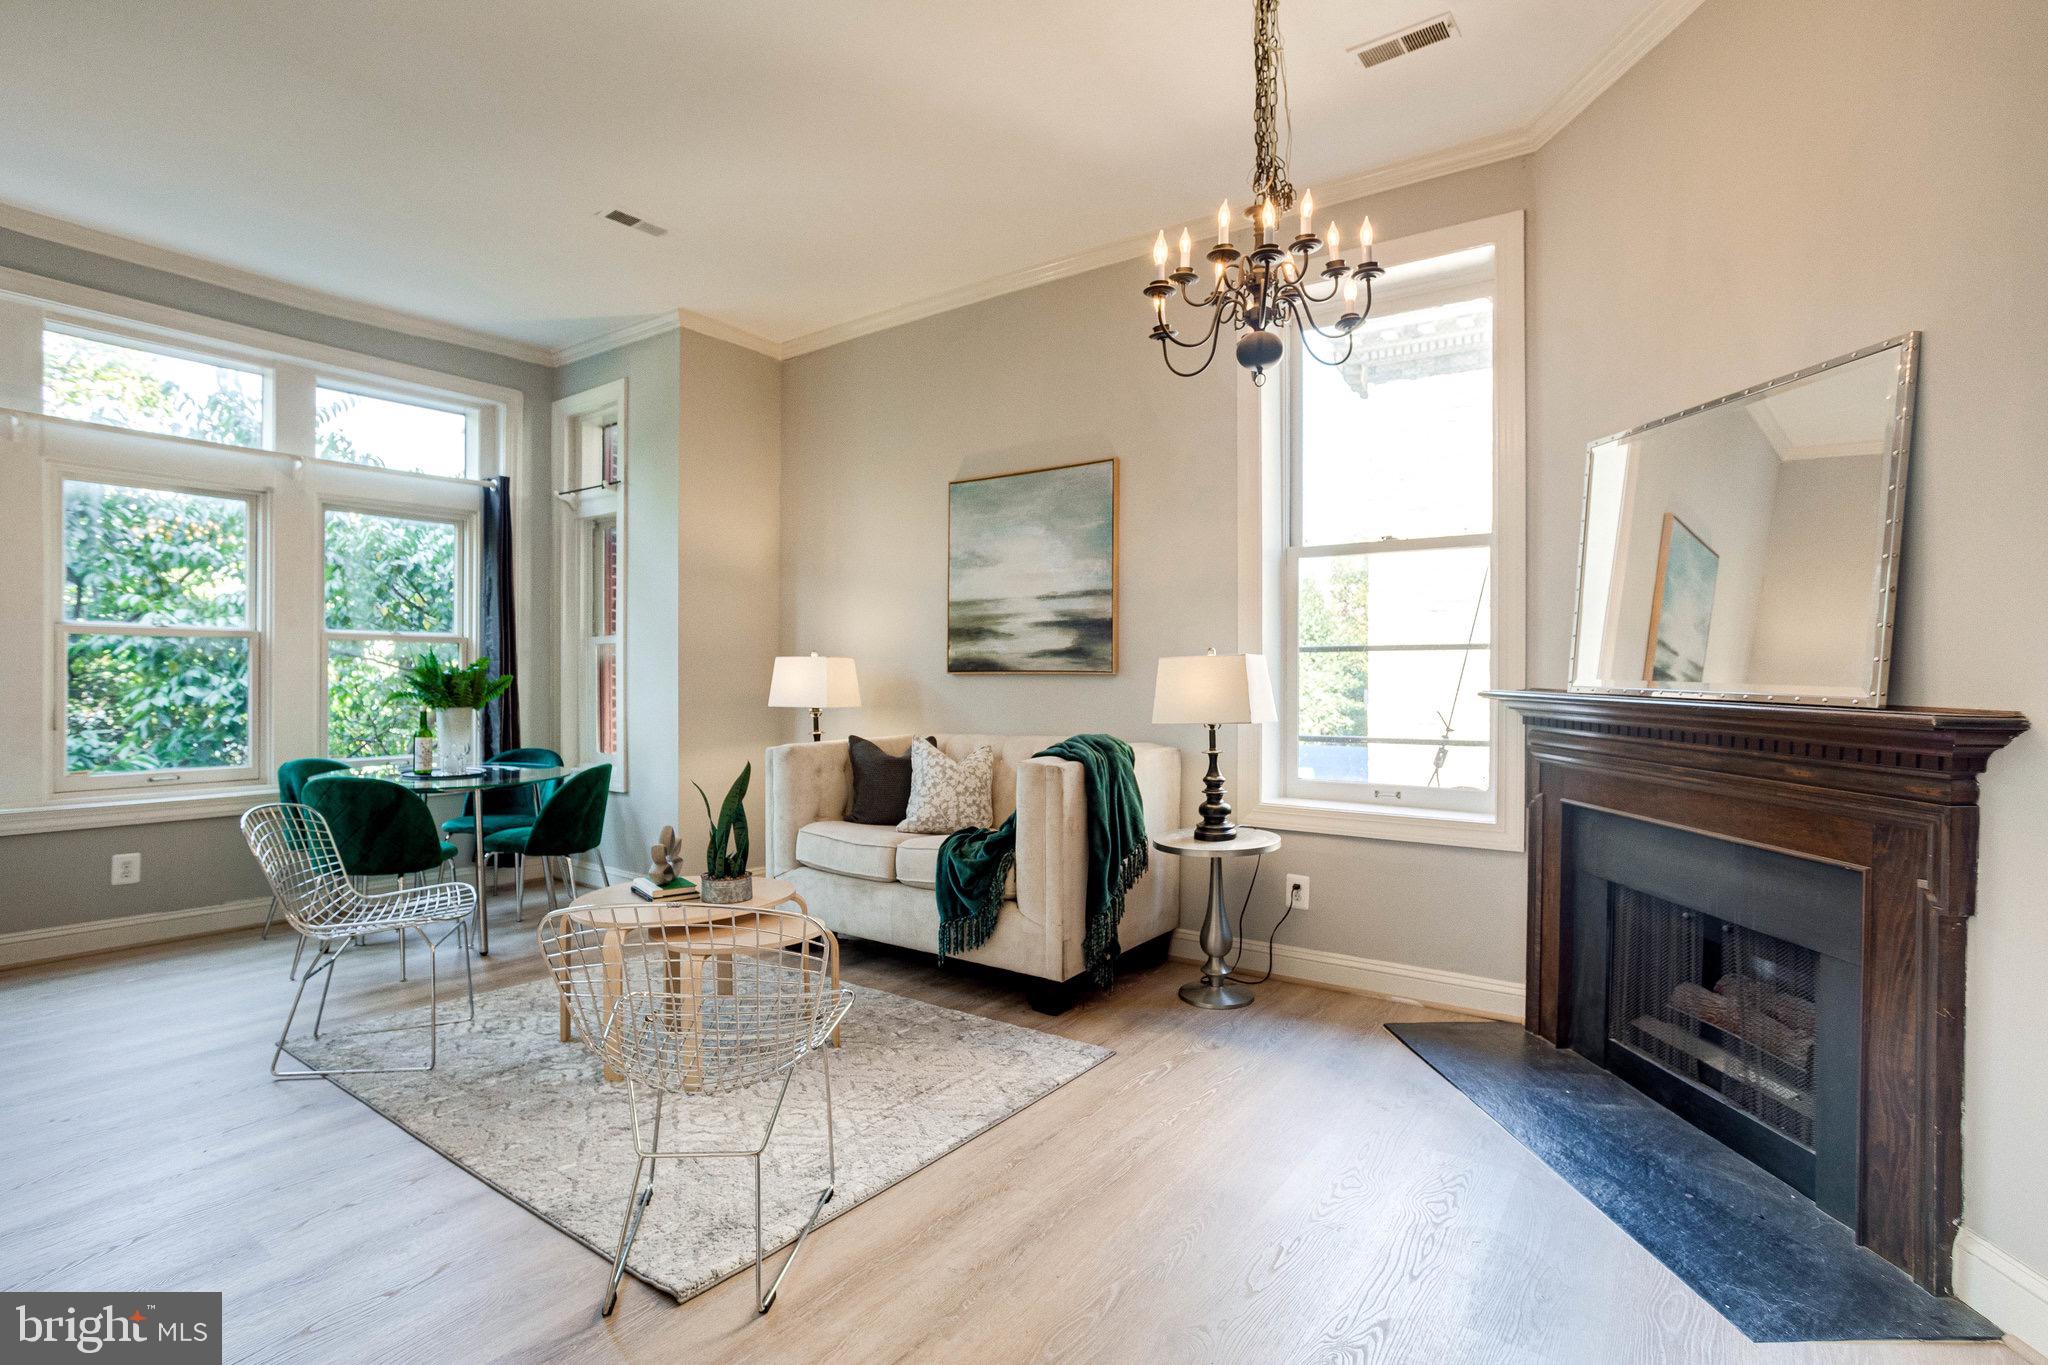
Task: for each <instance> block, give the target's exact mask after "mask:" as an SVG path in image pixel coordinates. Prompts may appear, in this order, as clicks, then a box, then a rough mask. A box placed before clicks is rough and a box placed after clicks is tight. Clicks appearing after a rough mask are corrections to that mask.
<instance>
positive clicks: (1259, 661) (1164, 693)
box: [1152, 654, 1280, 725]
mask: <svg viewBox="0 0 2048 1365" xmlns="http://www.w3.org/2000/svg"><path fill="white" fill-rule="evenodd" d="M1278 719H1280V713H1279V712H1278V711H1277V710H1275V709H1274V707H1273V684H1272V681H1271V679H1269V678H1268V677H1267V676H1266V658H1265V656H1264V655H1263V654H1183V655H1176V656H1174V657H1172V658H1166V659H1161V660H1160V661H1159V682H1158V685H1157V687H1156V688H1155V689H1154V691H1153V693H1152V723H1153V724H1155V725H1264V724H1265V723H1267V722H1268V721H1275V720H1278Z"/></svg>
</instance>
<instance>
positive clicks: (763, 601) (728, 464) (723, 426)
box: [676, 331, 788, 867]
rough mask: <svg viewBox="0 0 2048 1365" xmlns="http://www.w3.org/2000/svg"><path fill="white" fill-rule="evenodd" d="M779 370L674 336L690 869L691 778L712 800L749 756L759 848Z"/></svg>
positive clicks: (772, 732) (771, 736)
mask: <svg viewBox="0 0 2048 1365" xmlns="http://www.w3.org/2000/svg"><path fill="white" fill-rule="evenodd" d="M781 369H782V367H781V366H780V365H778V364H777V363H776V362H775V361H773V360H770V359H768V358H767V357H765V356H761V355H757V354H755V353H754V352H752V351H747V350H742V349H741V348H739V347H737V346H734V345H731V344H730V343H728V342H723V341H714V340H713V339H711V338H710V337H707V336H703V335H700V334H699V333H696V332H688V331H686V332H684V333H683V334H682V461H683V463H682V512H681V529H680V531H679V533H678V537H677V538H678V541H679V543H680V545H681V550H682V562H681V575H682V577H681V580H680V589H679V593H678V595H677V598H676V608H677V611H676V629H677V630H678V631H680V633H681V639H682V648H681V653H682V672H681V675H680V679H681V688H680V698H679V706H680V712H681V717H682V729H681V737H682V749H681V755H680V762H681V768H682V782H681V792H680V799H681V803H682V808H681V810H680V812H679V814H680V815H681V816H682V822H681V823H680V824H679V825H678V826H677V828H678V829H679V830H681V831H682V833H683V836H684V842H683V848H684V850H685V852H686V853H687V854H688V857H689V864H690V866H692V867H700V866H702V862H701V859H702V856H703V848H704V843H705V839H706V836H707V835H708V834H709V833H710V826H709V823H708V822H707V821H706V819H705V815H704V806H703V803H702V802H701V801H700V800H699V799H698V797H697V793H696V791H695V789H694V788H692V787H691V786H690V783H692V782H698V783H702V784H703V787H704V790H705V791H706V792H707V793H708V794H709V795H710V798H711V804H712V807H713V808H714V809H716V808H717V806H718V803H719V802H720V801H722V800H723V799H724V797H725V792H726V789H727V788H728V787H730V786H731V785H732V781H733V779H734V778H736V777H738V776H739V773H740V767H741V765H742V764H746V763H751V764H753V765H754V771H753V779H752V783H751V785H750V786H749V788H748V793H747V819H748V824H749V827H750V830H751V833H752V835H753V844H754V847H755V848H756V849H759V848H760V847H762V843H761V840H762V835H763V831H764V829H765V828H766V826H765V824H764V821H763V818H762V814H761V812H762V809H763V807H762V801H761V794H762V790H763V788H764V786H765V784H766V774H765V773H763V772H762V753H763V751H764V750H766V749H767V748H768V746H769V745H771V744H780V743H781V742H782V741H783V740H784V739H786V738H788V736H787V735H786V733H785V732H784V730H783V720H784V717H783V716H782V715H781V714H779V713H777V712H774V711H770V710H769V709H768V706H767V702H768V677H769V674H770V672H771V671H772V670H773V668H774V663H775V653H776V643H777V640H778V639H779V637H780V635H781V625H782V616H781V604H780V598H779V593H778V577H779V559H780V554H781V544H782V534H781V533H782V526H781V504H780V497H781V488H782V478H781V470H780V453H781V444H782V413H781V404H782V374H781ZM756 861H758V854H757V855H756Z"/></svg>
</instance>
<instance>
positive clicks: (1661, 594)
mask: <svg viewBox="0 0 2048 1365" xmlns="http://www.w3.org/2000/svg"><path fill="white" fill-rule="evenodd" d="M1720 574H1721V556H1719V555H1717V554H1715V553H1714V551H1713V550H1712V549H1711V548H1710V547H1709V546H1708V545H1707V542H1705V541H1704V540H1701V539H1700V538H1699V537H1698V536H1696V535H1694V534H1693V531H1692V528H1691V527H1690V526H1687V525H1686V524H1685V523H1684V522H1682V521H1680V520H1679V519H1678V518H1677V517H1675V516H1673V515H1672V514H1671V513H1669V512H1666V513H1665V514H1664V538H1663V540H1662V541H1661V542H1660V543H1659V544H1658V546H1657V582H1656V586H1655V587H1654V588H1653V589H1652V592H1651V597H1650V646H1649V649H1648V650H1647V651H1646V652H1645V656H1644V659H1643V677H1644V679H1645V680H1646V681H1648V682H1653V683H1676V684H1679V685H1681V686H1682V685H1684V684H1686V683H1698V682H1704V681H1705V680H1706V676H1707V637H1708V635H1709V634H1711V633H1712V631H1713V628H1714V581H1715V579H1717V578H1719V577H1720Z"/></svg>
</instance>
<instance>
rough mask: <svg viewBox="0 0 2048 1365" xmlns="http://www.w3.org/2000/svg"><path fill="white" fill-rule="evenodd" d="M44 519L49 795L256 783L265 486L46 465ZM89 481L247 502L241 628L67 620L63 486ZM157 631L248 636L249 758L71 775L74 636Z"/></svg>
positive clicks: (262, 754)
mask: <svg viewBox="0 0 2048 1365" xmlns="http://www.w3.org/2000/svg"><path fill="white" fill-rule="evenodd" d="M44 472H45V479H44V483H45V488H46V489H47V493H46V497H45V505H44V516H43V525H44V528H45V532H46V534H47V536H48V541H47V549H46V553H47V554H48V555H49V561H48V562H49V563H50V564H51V566H52V572H51V573H50V575H49V582H48V585H47V602H48V614H49V619H50V623H51V627H52V638H51V644H50V650H51V656H52V658H53V660H54V663H55V666H56V671H55V676H54V677H53V678H52V679H51V680H50V684H49V688H50V693H51V695H52V698H53V706H52V712H51V723H50V745H51V749H50V753H49V754H48V760H49V764H50V775H51V780H50V786H51V790H52V791H53V792H54V793H58V794H63V793H78V792H101V793H119V792H123V791H137V790H142V791H151V792H161V791H164V790H167V789H170V788H176V789H177V790H180V791H183V790H187V789H192V788H206V787H222V786H231V785H234V784H237V783H248V782H251V781H254V780H255V779H256V777H257V775H258V774H259V773H261V772H262V771H263V770H264V768H265V766H266V760H267V758H268V753H267V748H268V746H267V744H266V743H265V735H266V728H267V727H266V725H265V720H266V717H265V715H264V711H265V709H266V706H265V704H266V699H267V691H268V689H267V688H266V686H265V681H266V677H267V672H266V668H267V659H266V650H265V648H264V645H265V641H266V637H267V636H268V635H269V631H268V630H267V629H266V623H267V620H268V613H267V608H268V598H269V593H268V591H267V580H268V578H269V575H268V574H267V573H265V572H264V566H265V565H266V564H267V563H268V560H269V555H268V540H269V528H268V517H267V516H266V511H267V506H266V504H267V499H266V498H265V496H264V494H263V492H262V490H260V489H256V488H251V487H248V486H246V485H241V484H236V483H231V482H217V481H211V480H206V479H203V478H182V479H176V480H172V479H165V478H161V477H152V476H150V475H149V474H146V473H136V472H128V471H115V470H108V469H101V468H95V467H92V466H88V465H73V464H51V465H47V466H45V471H44ZM71 483H91V484H98V485H100V486H102V487H113V488H136V489H143V490H146V491H149V492H153V493H185V494H190V495H193V496H197V497H207V498H223V499H229V500H232V501H236V502H240V503H242V504H243V505H244V506H245V507H247V508H248V516H249V540H248V549H247V556H246V559H245V562H244V572H245V573H246V574H247V580H246V583H247V594H246V608H247V609H246V612H245V614H244V616H243V618H242V624H241V625H239V626H199V625H172V626H154V625H141V624H137V623H133V622H120V621H70V620H66V619H65V616H64V486H65V485H66V484H71ZM78 635H110V636H155V637H160V638H177V639H220V640H245V641H247V642H248V647H249V712H248V716H247V718H246V721H245V724H246V726H247V733H248V746H249V761H248V762H247V763H240V764H236V765H234V766H233V767H224V768H158V769H154V770H151V771H147V772H120V773H74V772H72V771H71V769H70V764H69V761H68V759H69V752H68V751H69V747H70V746H69V740H70V733H71V726H70V711H71V707H70V688H69V681H70V667H69V653H70V652H69V650H68V648H67V645H68V644H69V642H70V640H71V638H72V637H73V636H78Z"/></svg>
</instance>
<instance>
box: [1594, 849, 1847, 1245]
mask: <svg viewBox="0 0 2048 1365" xmlns="http://www.w3.org/2000/svg"><path fill="white" fill-rule="evenodd" d="M1567 824H1568V830H1567V836H1566V837H1567V842H1568V845H1569V852H1568V856H1569V857H1570V859H1571V862H1572V866H1573V868H1574V878H1573V886H1572V894H1571V906H1570V913H1571V916H1572V920H1573V939H1574V942H1575V944H1576V945H1577V952H1576V953H1575V954H1574V958H1573V969H1572V980H1571V993H1572V994H1571V1013H1572V1021H1573V1027H1572V1043H1571V1046H1572V1047H1573V1048H1574V1049H1575V1050H1576V1051H1578V1052H1580V1053H1582V1054H1583V1055H1585V1056H1586V1057H1588V1058H1590V1059H1591V1060H1593V1061H1595V1062H1598V1063H1599V1064H1600V1065H1601V1066H1604V1067H1606V1068H1607V1069H1608V1070H1609V1071H1612V1072H1614V1073H1615V1074H1616V1075H1618V1076H1620V1077H1621V1078H1622V1079H1623V1080H1626V1081H1628V1082H1629V1083H1630V1084H1632V1085H1634V1086H1635V1087H1636V1088H1637V1089H1639V1090H1641V1091H1643V1092H1644V1093H1646V1094H1648V1095H1649V1096H1650V1097H1651V1098H1653V1099H1655V1100H1657V1101H1658V1102H1659V1103H1661V1104H1663V1105H1664V1106H1665V1107H1666V1108H1668V1109H1671V1110H1672V1111H1674V1112H1675V1113H1677V1114H1678V1115H1680V1116H1681V1117H1683V1118H1685V1119H1687V1120H1689V1121H1690V1122H1691V1123H1693V1124H1694V1125H1695V1126H1697V1127H1699V1128H1702V1129H1704V1130H1706V1131H1707V1132H1708V1133H1709V1134H1711V1135H1713V1136H1714V1137H1716V1138H1719V1139H1720V1140H1721V1141H1722V1142H1725V1143H1727V1144H1728V1145H1729V1146H1730V1147H1733V1148H1735V1149H1736V1150H1737V1151H1739V1152H1741V1153H1742V1154H1743V1155H1745V1156H1747V1157H1748V1158H1749V1159H1750V1160H1752V1161H1754V1162H1756V1163H1757V1164H1758V1165H1759V1166H1762V1167H1763V1168H1764V1169H1765V1170H1767V1171H1770V1172H1771V1173H1772V1174H1773V1175H1776V1176H1777V1177H1778V1178H1779V1179H1781V1180H1783V1181H1784V1182H1785V1183H1786V1184H1788V1185H1790V1186H1792V1187H1793V1188H1794V1189H1796V1190H1798V1191H1799V1192H1800V1193H1801V1194H1804V1195H1806V1196H1807V1197H1808V1198H1810V1199H1812V1200H1814V1201H1815V1202H1816V1203H1818V1204H1819V1205H1820V1206H1821V1207H1822V1208H1823V1209H1826V1210H1827V1211H1828V1212H1829V1213H1831V1214H1833V1215H1834V1216H1835V1217H1836V1218H1839V1219H1841V1220H1842V1221H1843V1222H1844V1223H1848V1224H1850V1225H1851V1226H1854V1224H1855V1222H1856V1156H1857V1141H1856V1138H1857V1118H1856V1099H1857V1075H1858V1069H1859V1062H1860V1056H1861V1050H1862V1043H1861V1027H1860V1018H1861V1014H1862V957H1863V950H1862V943H1861V936H1860V928H1861V921H1862V913H1863V886H1862V877H1861V876H1860V875H1858V874H1857V873H1855V872H1853V871H1850V870H1848V869H1845V868H1840V867H1836V866H1833V865H1831V864H1825V863H1812V862H1808V861H1805V860H1801V859H1798V858H1793V857H1790V856H1788V855H1786V854H1783V853H1778V852H1774V851H1771V850H1768V849H1759V848H1753V847H1750V846H1749V845H1746V844H1739V843H1732V842H1729V841H1726V840H1720V839H1714V838H1710V837H1708V836H1705V835H1701V834H1697V833H1693V832H1690V831H1685V830H1677V829H1671V828H1668V827H1666V826H1662V825H1657V824H1653V823H1649V822H1646V821H1641V820H1633V819H1629V818H1626V817H1623V816H1618V815H1612V814H1609V813H1607V812H1604V811H1589V810H1579V811H1573V812H1570V813H1569V814H1568V815H1567Z"/></svg>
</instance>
